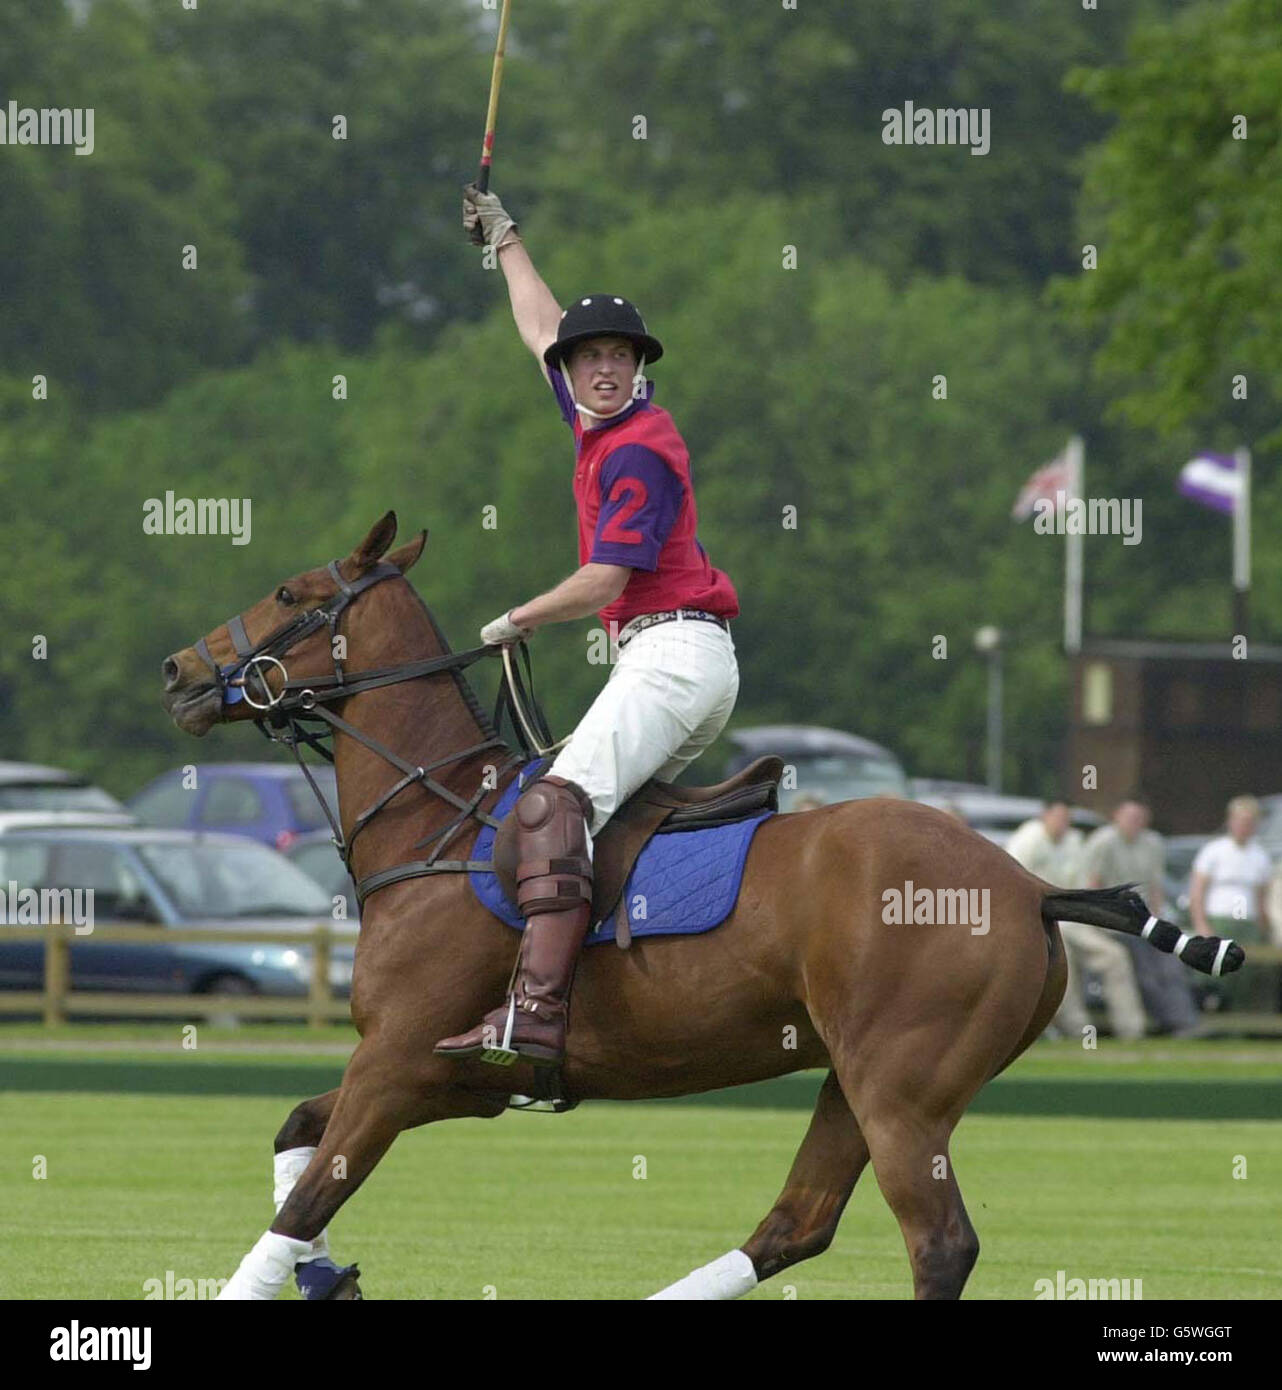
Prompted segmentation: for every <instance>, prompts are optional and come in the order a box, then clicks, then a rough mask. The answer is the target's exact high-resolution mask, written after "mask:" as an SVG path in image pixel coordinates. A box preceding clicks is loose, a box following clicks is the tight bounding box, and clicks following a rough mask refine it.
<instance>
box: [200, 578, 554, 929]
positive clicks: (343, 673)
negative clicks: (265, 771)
mask: <svg viewBox="0 0 1282 1390" xmlns="http://www.w3.org/2000/svg"><path fill="white" fill-rule="evenodd" d="M327 568H328V570H329V574H330V576H331V577H332V578H333V580H334V582H335V584H337V585H338V592H337V593H336V594H334V595H333V596H332V597H331V598H329V599H327V600H326V601H325V602H324V603H322V604H320V605H318V606H317V607H316V608H312V609H309V610H308V611H307V612H306V613H300V614H299V615H298V616H297V617H296V618H292V619H291V620H290V621H289V622H287V623H284V624H282V626H280V627H278V628H277V629H276V630H275V631H274V632H272V633H269V634H268V635H267V636H266V637H264V638H263V639H262V641H261V642H255V643H251V642H250V640H249V634H248V633H247V632H246V631H245V622H244V619H243V618H242V617H241V616H240V615H239V614H237V616H236V617H234V618H230V619H229V620H228V622H227V625H226V626H227V632H228V634H229V635H230V637H231V640H232V645H233V647H235V649H236V660H235V661H234V662H232V663H230V664H229V665H227V666H219V664H218V662H217V661H215V660H214V658H213V655H212V653H211V652H210V650H209V644H208V642H207V641H206V639H205V638H203V637H202V638H201V639H200V641H199V642H197V643H196V646H195V651H196V654H197V655H198V656H199V657H200V658H201V660H202V661H203V662H204V663H205V665H206V666H208V667H209V669H210V671H211V672H212V673H213V677H214V683H215V685H216V686H217V688H218V691H219V693H220V695H221V696H222V702H223V704H224V705H236V704H239V703H240V702H241V701H242V700H244V701H245V702H246V703H247V704H249V705H250V706H252V707H253V708H254V709H256V710H261V711H262V715H261V716H260V717H257V718H255V720H254V723H255V724H256V725H257V727H258V729H259V731H260V732H261V733H262V734H264V735H265V736H266V737H267V738H268V739H270V740H271V742H273V743H280V744H284V745H285V747H287V748H288V749H289V750H290V752H291V753H292V754H293V755H294V759H295V761H296V762H297V763H298V766H299V767H300V768H301V769H302V772H303V776H304V777H306V778H307V782H308V785H309V786H310V787H311V789H312V792H313V793H314V794H315V796H316V799H317V801H318V802H319V803H320V807H321V810H322V811H324V813H325V818H326V820H328V821H329V825H330V829H331V830H332V831H333V835H332V836H331V839H332V841H333V844H334V848H335V849H336V850H337V851H338V853H339V856H340V857H341V859H342V861H343V865H344V867H345V868H346V869H347V871H348V873H349V874H350V873H351V861H352V845H353V844H354V842H355V840H356V837H357V836H358V835H359V834H360V832H361V831H362V830H364V829H365V827H366V826H367V825H368V824H369V823H370V822H371V821H372V820H373V819H374V817H375V816H376V815H377V814H378V813H379V812H380V811H381V810H382V809H383V807H384V806H386V805H387V804H388V802H390V801H391V800H392V799H393V798H394V797H397V796H399V795H400V794H401V792H403V791H404V790H405V789H406V788H407V787H409V786H411V785H413V784H414V783H418V784H420V785H421V786H423V787H424V788H425V789H427V790H428V791H431V792H433V793H435V794H436V795H437V796H439V797H440V798H442V799H443V800H444V801H447V802H448V803H449V804H450V805H452V806H454V807H456V808H457V809H458V811H459V814H458V815H457V816H455V817H454V819H453V820H452V821H451V822H450V823H449V824H448V825H446V826H444V827H442V829H440V830H438V831H435V832H433V833H432V834H431V835H429V836H427V838H426V839H423V840H420V841H419V842H418V844H416V845H415V846H414V848H415V849H420V848H422V847H424V846H426V845H428V844H430V843H431V842H432V841H433V840H437V839H439V843H438V844H437V846H436V848H435V850H433V852H432V854H431V856H430V857H429V858H427V859H425V860H414V861H413V862H411V863H407V864H398V865H396V866H394V867H393V868H390V869H382V870H380V871H379V872H377V873H374V874H370V875H368V876H367V877H366V878H363V879H361V880H360V881H359V882H358V883H357V884H356V897H357V901H358V902H359V903H361V904H363V903H364V901H365V898H366V897H367V896H368V895H369V894H370V893H372V892H375V891H377V890H378V889H379V888H385V887H387V886H388V885H389V884H392V883H399V882H401V881H402V880H404V879H407V878H419V877H422V876H424V875H426V874H435V873H465V872H469V871H472V870H486V869H492V868H493V867H494V866H493V864H491V863H488V862H481V861H473V860H445V859H441V858H439V856H440V853H441V851H442V850H443V849H444V848H445V846H446V845H447V844H448V843H449V842H450V841H451V840H452V839H453V838H454V835H455V833H456V832H457V831H458V830H459V829H460V828H461V827H462V825H463V824H464V823H465V822H466V821H467V820H468V819H469V818H471V817H475V818H476V819H477V820H478V821H480V822H481V823H482V824H484V825H489V826H492V827H494V828H496V829H497V827H498V825H499V822H498V821H496V820H495V819H494V818H493V817H492V816H490V815H488V814H487V813H486V812H484V811H481V810H479V809H478V808H479V806H480V803H481V801H482V800H483V799H484V798H485V796H486V795H487V793H489V792H491V791H494V790H496V788H497V783H496V786H495V787H490V786H487V785H486V784H485V781H484V779H482V782H481V785H480V787H479V788H478V789H477V791H476V793H475V794H474V795H473V796H472V797H471V798H468V799H464V798H463V797H460V796H458V795H457V794H456V793H455V792H453V791H451V790H450V789H449V788H448V787H446V786H443V785H442V784H441V783H440V782H438V781H436V780H435V779H434V778H432V777H430V776H429V775H428V774H429V773H430V772H433V771H435V770H436V769H437V768H440V767H444V766H446V765H447V764H449V763H454V762H458V761H460V760H461V759H463V758H466V757H470V756H471V755H472V754H474V753H480V752H483V751H484V750H485V749H487V748H502V749H505V750H507V752H508V755H509V756H508V757H507V758H506V759H505V760H504V761H503V763H502V765H501V766H500V767H499V769H498V773H499V775H500V776H501V774H502V773H503V772H505V771H507V770H508V768H509V767H514V766H517V765H518V764H520V763H522V762H524V761H525V760H526V759H527V758H529V757H531V756H533V754H534V752H535V751H536V749H537V747H538V740H539V739H541V740H542V741H543V743H544V744H545V745H546V744H550V743H551V742H552V737H551V734H550V733H549V732H548V730H547V721H546V720H545V719H544V717H543V712H542V710H540V709H539V707H538V703H537V701H536V700H535V699H534V683H533V676H532V674H531V672H530V658H529V652H528V650H525V651H524V656H525V667H526V676H527V679H528V681H529V693H528V694H527V693H526V692H525V690H524V688H523V686H522V682H521V679H520V673H519V671H517V669H516V667H515V663H512V662H510V661H505V663H504V665H505V680H504V681H503V682H502V683H501V684H500V688H499V694H498V700H497V702H496V704H495V707H494V718H493V720H492V721H491V729H490V732H491V735H492V736H491V737H490V738H487V739H485V740H484V741H483V742H481V743H477V744H473V745H472V746H471V747H470V748H464V749H462V750H461V751H460V752H458V753H451V754H449V755H448V756H447V757H444V758H438V759H437V760H436V761H435V762H432V763H428V764H427V765H426V766H416V765H415V764H413V763H409V762H406V761H405V760H404V759H403V758H400V757H398V756H397V754H395V753H394V752H392V750H391V749H389V748H386V747H384V746H383V744H381V743H380V742H379V741H378V740H377V739H376V738H373V737H371V736H370V735H369V734H366V733H365V732H364V731H363V730H361V729H357V728H355V727H354V726H353V725H351V724H349V723H348V722H347V720H345V719H343V718H342V717H341V716H339V715H337V714H335V713H334V711H333V710H330V709H327V708H326V705H327V704H329V703H331V702H336V701H339V700H346V699H348V698H349V697H350V696H352V695H359V694H361V693H362V692H363V691H366V690H375V689H377V688H379V687H380V686H385V685H397V684H399V683H400V682H401V681H409V680H417V679H419V678H420V677H422V676H430V675H434V674H436V673H437V672H440V671H455V672H458V671H461V670H463V669H464V668H465V667H467V666H470V665H472V663H473V662H475V661H478V660H480V659H481V658H482V657H486V656H494V655H496V654H498V653H499V652H500V651H502V648H500V647H498V646H495V645H493V644H490V643H487V644H486V645H484V646H481V647H473V648H472V649H471V650H470V651H465V652H451V651H450V650H449V644H448V643H447V642H446V641H445V638H444V635H443V634H442V633H441V631H440V629H439V628H437V627H436V622H435V619H433V618H432V616H431V613H430V611H429V612H428V618H429V620H430V621H431V622H432V626H433V628H435V629H436V633H437V637H438V638H439V640H440V643H441V646H442V647H443V648H444V649H445V651H444V654H443V655H442V656H433V657H426V658H424V659H423V660H421V661H410V662H406V663H405V664H403V665H401V666H387V667H381V668H378V669H375V670H371V671H348V670H347V669H346V667H345V665H344V663H343V661H342V660H341V659H340V658H339V657H338V655H337V652H336V650H335V649H336V646H337V644H336V642H335V641H334V638H335V637H336V636H337V633H338V624H339V622H340V620H341V619H342V617H343V614H344V613H345V612H346V611H347V609H348V607H349V606H350V605H351V604H352V603H353V602H355V600H356V599H357V598H359V597H360V595H361V594H363V593H364V592H365V591H366V590H367V589H371V588H373V587H374V585H375V584H381V583H382V582H383V580H385V579H393V578H396V579H399V578H401V577H402V575H401V571H400V570H399V569H398V568H397V567H396V566H395V565H389V564H385V563H380V564H377V565H375V566H374V567H373V568H372V569H369V570H367V571H366V572H365V573H364V574H363V575H361V577H360V578H359V579H357V580H355V581H353V582H352V583H348V581H347V580H346V579H344V578H343V576H342V575H341V574H340V573H339V570H338V561H337V560H331V561H330V563H329V565H328V567H327ZM322 627H328V628H329V633H330V644H329V650H330V660H331V661H332V662H333V665H334V670H333V674H332V675H327V676H317V677H314V678H312V679H310V680H309V679H299V680H291V679H290V676H289V672H288V671H287V670H286V668H285V665H284V661H283V658H284V657H286V656H288V655H289V653H290V652H291V651H292V650H293V649H294V648H295V647H296V646H298V644H299V643H300V642H303V641H305V640H306V639H307V638H308V637H310V636H311V635H312V634H313V633H314V632H318V631H319V630H320V629H321V628H322ZM521 646H522V649H523V650H524V643H522V644H521ZM264 665H268V666H274V667H275V668H277V669H278V670H279V671H280V674H281V677H282V679H281V682H280V688H279V689H278V690H277V691H275V692H273V691H272V689H271V686H270V685H269V684H268V680H267V676H266V675H265V674H264V671H263V666H264ZM255 682H256V683H257V688H255ZM464 688H465V689H466V687H464ZM255 695H257V696H259V697H260V698H259V699H256V698H254V697H255ZM468 697H469V699H470V700H471V701H472V703H473V704H474V705H475V699H474V697H472V696H471V692H470V691H468ZM522 706H524V707H525V709H526V710H528V712H529V714H528V716H527V714H526V713H525V712H524V711H523V710H522ZM505 707H508V708H510V709H511V710H512V712H513V727H514V728H515V730H516V735H517V742H518V744H519V745H520V751H517V752H512V750H511V749H510V748H509V747H508V744H507V743H506V741H505V740H504V739H503V738H501V737H500V736H499V732H498V731H499V728H500V724H501V721H502V716H503V710H504V708H505ZM476 708H477V712H478V714H479V718H480V720H481V721H482V723H483V721H484V717H485V716H484V712H483V711H480V710H479V707H476ZM518 714H520V715H521V719H520V721H519V722H518V720H517V715H518ZM305 720H311V721H323V722H324V723H325V724H327V725H329V728H328V729H326V730H322V731H319V732H315V733H313V732H311V731H309V730H308V729H306V728H305V727H304V725H303V721H305ZM531 721H532V723H533V728H534V730H535V731H537V738H536V739H534V740H531V739H529V738H527V736H526V732H525V729H524V728H523V727H522V725H523V724H524V725H526V726H527V727H528V724H529V722H531ZM338 731H341V732H343V733H345V734H349V735H350V736H351V737H352V738H354V739H355V740H356V741H357V742H358V743H362V744H364V745H365V747H366V748H368V749H370V751H371V752H373V753H376V754H377V755H378V756H379V757H380V758H383V759H384V760H385V761H386V762H388V763H391V764H392V766H393V767H395V768H397V769H398V770H399V771H400V773H401V774H402V775H401V778H400V780H399V781H398V782H396V783H395V784H394V785H393V786H391V787H389V788H388V790H387V791H386V792H384V793H383V795H382V796H380V797H379V798H378V800H377V801H375V802H374V804H373V805H372V806H370V807H368V808H367V809H366V810H364V811H362V812H361V814H360V815H359V816H357V817H356V820H355V821H354V822H353V824H352V833H351V836H350V837H349V838H348V839H346V840H344V838H343V831H342V826H341V825H340V824H339V822H338V820H337V818H336V817H335V815H334V813H333V812H332V811H331V810H330V808H329V804H328V802H327V801H326V800H325V797H324V794H323V793H322V792H321V789H320V788H319V787H318V786H317V785H316V780H315V778H314V777H313V776H312V774H311V771H310V770H309V768H308V766H307V763H306V762H305V761H304V759H303V756H302V751H301V748H300V746H299V745H300V744H306V745H308V746H309V747H311V748H313V749H315V751H316V752H317V753H319V754H320V755H321V756H322V757H323V758H325V759H327V760H328V761H329V762H331V763H332V762H333V761H334V755H333V753H332V751H331V750H330V749H328V748H326V747H325V746H324V744H323V742H322V740H323V739H326V738H332V736H333V735H334V733H335V732H338ZM442 837H443V838H442Z"/></svg>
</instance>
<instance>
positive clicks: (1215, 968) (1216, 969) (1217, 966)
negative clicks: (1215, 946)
mask: <svg viewBox="0 0 1282 1390" xmlns="http://www.w3.org/2000/svg"><path fill="white" fill-rule="evenodd" d="M1232 944H1233V940H1232V938H1231V937H1228V936H1226V937H1225V938H1224V940H1223V941H1221V942H1220V949H1219V950H1218V951H1216V953H1215V961H1214V963H1213V964H1212V966H1211V974H1212V975H1219V973H1220V971H1221V970H1222V969H1223V967H1224V957H1225V956H1226V955H1228V951H1229V947H1230V946H1232Z"/></svg>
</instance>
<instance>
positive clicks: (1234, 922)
mask: <svg viewBox="0 0 1282 1390" xmlns="http://www.w3.org/2000/svg"><path fill="white" fill-rule="evenodd" d="M1259 822H1260V803H1259V802H1258V801H1257V800H1256V799H1255V797H1253V796H1235V797H1234V798H1233V800H1232V801H1230V802H1229V804H1228V814H1227V817H1226V825H1225V828H1226V830H1227V832H1228V833H1227V834H1225V835H1221V836H1219V837H1218V838H1217V839H1214V840H1210V841H1208V842H1207V843H1206V844H1204V845H1203V846H1202V848H1201V849H1200V850H1199V851H1198V854H1197V858H1196V859H1195V860H1194V861H1193V883H1192V888H1191V891H1190V894H1189V899H1190V900H1189V911H1190V914H1191V915H1192V918H1193V929H1194V930H1195V931H1196V932H1197V933H1198V934H1199V935H1200V936H1217V935H1225V936H1232V937H1233V939H1234V940H1235V941H1240V942H1243V943H1247V942H1251V941H1267V940H1268V939H1269V908H1268V892H1269V879H1270V878H1271V877H1272V874H1273V865H1272V862H1271V861H1270V859H1269V856H1268V855H1267V854H1266V853H1265V851H1264V849H1263V847H1262V846H1261V845H1260V844H1259V842H1258V841H1257V840H1256V838H1255V830H1256V827H1257V826H1258V825H1259ZM1248 978H1249V977H1248ZM1218 988H1219V996H1220V1007H1221V1008H1226V1009H1227V1008H1231V1007H1232V1005H1233V1004H1234V1003H1236V1002H1238V1001H1239V1000H1240V999H1241V997H1242V992H1243V991H1242V975H1241V974H1240V973H1239V974H1235V975H1226V976H1224V977H1223V978H1222V979H1221V980H1220V981H1219V982H1218Z"/></svg>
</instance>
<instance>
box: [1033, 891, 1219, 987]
mask: <svg viewBox="0 0 1282 1390" xmlns="http://www.w3.org/2000/svg"><path fill="white" fill-rule="evenodd" d="M1042 918H1043V920H1045V921H1047V922H1058V921H1065V922H1085V923H1086V924H1087V925H1088V926H1092V927H1103V928H1105V930H1107V931H1120V932H1125V933H1126V934H1127V935H1128V936H1140V937H1143V938H1144V940H1145V941H1147V942H1148V944H1149V945H1150V946H1156V947H1157V949H1158V950H1159V951H1165V952H1167V953H1168V954H1173V955H1176V956H1178V957H1179V959H1180V960H1182V961H1183V962H1184V964H1185V965H1190V966H1192V967H1193V969H1194V970H1200V971H1201V972H1202V974H1203V975H1228V974H1231V973H1232V972H1233V971H1234V970H1240V969H1241V968H1242V962H1243V961H1244V960H1245V959H1246V952H1245V951H1243V950H1242V948H1241V946H1239V945H1238V944H1237V942H1236V941H1230V940H1229V939H1228V938H1227V937H1220V936H1188V935H1186V934H1185V933H1184V932H1182V931H1181V930H1180V929H1179V927H1177V926H1174V925H1172V923H1170V922H1163V921H1162V920H1161V919H1160V918H1157V917H1154V916H1153V914H1152V913H1151V912H1150V911H1149V910H1148V907H1147V905H1146V904H1145V902H1144V899H1143V898H1141V897H1140V895H1139V894H1138V893H1137V892H1136V891H1135V885H1134V884H1133V883H1127V884H1124V885H1123V886H1122V887H1120V888H1094V889H1085V888H1082V889H1076V890H1069V889H1064V890H1063V891H1057V892H1054V893H1047V894H1046V896H1045V897H1044V898H1043V899H1042Z"/></svg>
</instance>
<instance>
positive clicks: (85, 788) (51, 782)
mask: <svg viewBox="0 0 1282 1390" xmlns="http://www.w3.org/2000/svg"><path fill="white" fill-rule="evenodd" d="M0 811H49V812H55V811H57V812H63V811H75V812H85V811H88V812H93V813H94V814H98V815H116V816H122V817H124V819H125V821H128V820H129V819H130V817H129V814H128V812H127V811H126V810H125V808H124V807H123V806H122V805H121V804H120V802H119V801H117V800H116V798H115V797H114V796H112V795H111V793H110V792H105V791H103V789H102V788H101V787H95V786H94V784H93V783H92V782H90V781H89V780H88V778H85V777H82V776H80V774H79V773H77V772H67V771H66V770H65V769H64V768H60V767H43V766H41V765H40V764H39V763H6V762H0Z"/></svg>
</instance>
